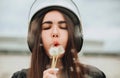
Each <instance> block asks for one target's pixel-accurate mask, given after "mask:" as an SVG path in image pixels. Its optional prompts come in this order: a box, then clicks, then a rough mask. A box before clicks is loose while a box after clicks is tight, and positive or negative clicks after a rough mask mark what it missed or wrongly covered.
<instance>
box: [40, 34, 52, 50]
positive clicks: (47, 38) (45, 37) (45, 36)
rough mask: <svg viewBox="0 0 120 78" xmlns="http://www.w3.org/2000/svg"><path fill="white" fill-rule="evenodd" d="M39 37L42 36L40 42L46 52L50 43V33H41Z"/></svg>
mask: <svg viewBox="0 0 120 78" xmlns="http://www.w3.org/2000/svg"><path fill="white" fill-rule="evenodd" d="M41 35H42V42H43V46H44V49H45V50H46V51H47V52H48V49H49V46H50V42H51V39H50V33H47V32H42V34H41Z"/></svg>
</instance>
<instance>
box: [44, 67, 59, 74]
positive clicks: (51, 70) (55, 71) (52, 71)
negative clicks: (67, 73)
mask: <svg viewBox="0 0 120 78" xmlns="http://www.w3.org/2000/svg"><path fill="white" fill-rule="evenodd" d="M58 71H59V69H58V68H50V69H47V70H45V71H44V72H43V73H44V74H46V73H50V74H56V73H57V72H58Z"/></svg>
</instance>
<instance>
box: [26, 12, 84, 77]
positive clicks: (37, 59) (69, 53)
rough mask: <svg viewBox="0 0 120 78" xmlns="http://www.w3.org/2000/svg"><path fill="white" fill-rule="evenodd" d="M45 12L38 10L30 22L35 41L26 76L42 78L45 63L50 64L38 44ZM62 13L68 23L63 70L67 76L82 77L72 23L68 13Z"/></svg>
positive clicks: (81, 67) (45, 66)
mask: <svg viewBox="0 0 120 78" xmlns="http://www.w3.org/2000/svg"><path fill="white" fill-rule="evenodd" d="M58 11H59V10H58ZM59 12H61V11H59ZM46 13H47V12H46ZM46 13H44V14H42V15H41V14H39V12H38V13H37V14H36V15H35V16H34V18H33V19H32V21H31V22H30V28H29V30H30V31H29V32H31V33H32V34H34V35H35V37H34V40H35V41H34V42H35V43H34V46H33V49H32V58H31V67H30V69H29V73H28V78H43V71H44V70H46V69H47V65H49V64H50V59H49V57H48V56H47V55H46V53H45V50H44V48H43V46H40V44H41V43H42V40H41V30H42V29H41V24H42V20H43V18H44V16H45V14H46ZM61 13H62V12H61ZM62 15H63V16H64V18H65V20H66V21H67V25H68V43H67V47H66V50H65V51H66V52H65V54H64V56H63V58H62V63H63V71H64V72H65V73H66V74H67V77H68V78H83V75H84V72H83V70H84V69H83V66H82V64H80V63H79V60H78V56H77V53H78V52H77V50H76V46H75V36H74V32H75V28H74V23H73V22H72V20H71V19H70V18H69V17H68V15H66V14H64V13H62ZM32 27H33V28H32Z"/></svg>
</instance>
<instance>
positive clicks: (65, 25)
mask: <svg viewBox="0 0 120 78" xmlns="http://www.w3.org/2000/svg"><path fill="white" fill-rule="evenodd" d="M58 24H59V27H60V28H61V29H67V23H66V21H60V22H59V23H58Z"/></svg>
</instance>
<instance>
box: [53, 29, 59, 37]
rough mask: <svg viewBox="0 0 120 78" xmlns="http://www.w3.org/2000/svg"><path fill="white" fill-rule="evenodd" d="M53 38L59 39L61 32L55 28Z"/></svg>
mask: <svg viewBox="0 0 120 78" xmlns="http://www.w3.org/2000/svg"><path fill="white" fill-rule="evenodd" d="M52 37H53V38H58V37H59V30H58V29H57V28H53V30H52Z"/></svg>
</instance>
